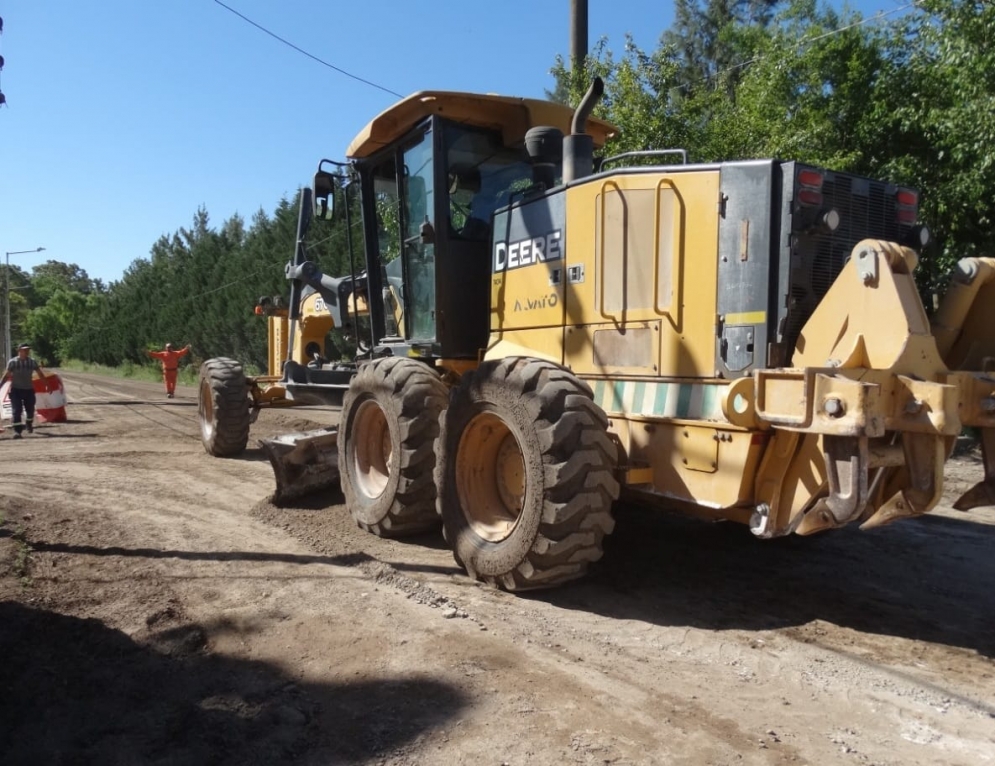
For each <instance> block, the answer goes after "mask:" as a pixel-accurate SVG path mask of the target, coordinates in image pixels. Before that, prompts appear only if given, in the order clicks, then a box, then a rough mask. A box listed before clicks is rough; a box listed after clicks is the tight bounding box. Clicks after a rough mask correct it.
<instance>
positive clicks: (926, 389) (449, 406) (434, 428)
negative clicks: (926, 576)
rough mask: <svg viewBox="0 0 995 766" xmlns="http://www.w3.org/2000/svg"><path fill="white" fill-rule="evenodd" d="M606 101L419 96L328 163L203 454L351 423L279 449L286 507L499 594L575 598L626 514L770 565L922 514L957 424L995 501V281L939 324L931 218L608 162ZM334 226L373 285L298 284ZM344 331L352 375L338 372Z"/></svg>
mask: <svg viewBox="0 0 995 766" xmlns="http://www.w3.org/2000/svg"><path fill="white" fill-rule="evenodd" d="M601 88H602V85H601V83H600V81H596V82H595V83H594V85H593V86H592V88H591V90H590V91H589V92H588V94H587V95H586V96H585V98H584V100H583V102H582V103H581V105H580V106H579V108H578V109H577V110H576V112H571V111H570V110H568V109H566V108H565V107H562V106H559V105H556V104H551V103H547V102H543V101H533V100H527V99H518V98H506V97H499V96H490V95H487V96H485V95H473V94H467V93H447V92H422V93H417V94H415V95H413V96H410V97H409V98H406V99H404V100H402V101H400V102H399V103H397V104H395V105H394V106H393V107H391V108H390V109H388V110H387V111H385V112H384V113H382V114H380V115H379V116H378V117H376V118H375V119H374V120H373V121H372V122H370V123H369V125H367V126H366V127H365V128H364V129H363V131H362V132H361V133H360V134H359V135H358V136H357V137H356V139H355V140H354V141H353V142H352V144H351V145H350V146H349V148H348V152H347V155H348V158H349V161H348V162H347V163H345V164H336V165H332V164H331V163H328V162H327V161H323V162H322V164H321V165H319V169H318V173H317V174H316V176H315V183H314V187H315V191H314V200H312V196H311V193H310V191H308V190H305V194H304V195H303V201H302V209H301V223H300V231H299V237H298V240H299V241H298V246H297V249H296V253H295V256H294V259H293V260H292V261H291V262H290V263H289V264H288V266H287V276H288V278H289V279H290V284H291V290H290V300H289V304H288V307H287V309H286V311H285V312H282V313H285V314H286V316H279V315H278V314H279V313H281V312H279V311H273V312H271V313H273V316H272V317H271V319H270V322H271V324H270V327H271V330H272V332H271V339H270V348H271V373H272V374H271V376H269V377H265V378H254V379H248V380H247V379H246V378H245V377H244V376H243V374H242V372H241V368H240V367H239V366H238V364H237V363H235V362H233V361H231V360H221V359H214V360H210V361H208V362H206V363H205V364H204V367H203V368H202V373H201V376H202V377H201V381H202V382H201V389H200V391H201V403H200V407H201V408H200V412H201V421H202V425H203V435H204V444H205V446H206V447H207V450H208V452H210V453H212V454H230V453H232V452H235V451H238V450H241V449H243V448H244V447H245V445H246V443H247V438H248V430H249V423H250V421H251V419H252V417H253V414H254V413H256V412H258V410H259V408H261V407H265V406H280V405H288V404H300V403H306V404H312V405H313V404H316V403H318V404H325V405H328V406H333V407H340V408H341V414H340V422H339V426H338V428H334V429H326V430H323V431H317V432H311V433H306V434H292V435H288V436H286V437H283V438H280V439H275V440H269V441H266V442H264V443H263V447H264V449H265V450H266V452H267V454H268V455H269V457H270V459H271V461H272V462H273V465H274V468H275V471H276V477H277V497H278V498H279V497H283V496H286V495H288V494H292V493H294V492H295V491H302V490H304V489H311V488H314V487H317V486H321V485H325V484H328V483H329V482H330V481H334V480H336V478H338V479H339V480H340V481H341V486H342V490H343V493H344V495H345V498H346V500H347V503H348V507H349V510H350V512H351V514H352V515H353V516H354V518H355V519H356V521H357V522H358V524H359V525H360V526H361V527H363V528H364V529H366V530H369V531H371V532H373V533H375V534H378V535H384V536H401V535H406V534H409V533H415V532H419V531H422V530H425V529H427V528H429V527H432V526H433V525H436V524H437V523H438V522H439V520H440V518H441V522H442V524H443V527H444V532H445V537H446V540H447V541H448V544H449V545H450V546H451V547H452V550H453V553H454V555H455V557H456V560H457V562H458V563H459V564H460V565H461V566H463V567H464V568H465V569H466V571H467V572H469V573H470V574H471V575H472V576H474V577H476V578H479V579H481V580H484V581H486V582H488V583H492V584H494V585H497V586H499V587H502V588H506V589H508V590H522V589H527V588H538V587H546V586H552V585H557V584H559V583H562V582H564V581H567V580H570V579H573V578H576V577H578V576H580V575H582V574H583V573H584V572H585V570H586V568H587V566H588V564H589V563H590V562H592V561H595V560H597V559H598V558H599V557H600V556H601V553H602V543H603V540H604V537H605V535H607V534H609V533H611V531H612V529H613V526H614V520H613V517H612V504H613V501H615V500H616V498H618V497H619V494H620V492H621V491H623V490H624V491H625V492H626V494H627V496H629V497H631V498H633V499H637V500H640V501H643V502H650V503H653V504H656V505H659V506H660V507H662V508H666V509H669V510H676V511H681V512H684V513H689V514H693V515H695V516H699V517H704V518H708V519H723V520H730V521H737V522H740V523H743V524H746V525H749V528H750V529H751V530H752V532H753V533H754V534H755V535H756V536H757V537H759V538H772V537H778V536H781V535H787V534H791V533H797V534H811V533H813V532H818V531H821V530H828V529H833V528H837V527H842V526H843V525H845V524H850V523H857V524H860V525H861V526H862V527H863V528H869V527H876V526H879V525H882V524H886V523H889V522H892V521H895V520H897V519H901V518H904V517H910V516H918V515H920V514H923V513H926V512H927V511H929V510H930V509H932V508H933V507H934V506H935V505H936V503H937V501H938V500H939V498H940V493H941V489H942V485H943V466H944V462H945V460H946V458H947V457H948V455H949V454H950V451H951V448H952V446H953V443H954V440H955V438H956V437H957V435H958V434H959V433H960V432H961V430H962V429H963V427H965V426H974V427H976V428H978V429H980V434H981V437H982V445H983V449H984V477H983V478H982V477H979V478H981V481H980V482H979V483H978V485H977V486H976V487H974V488H973V489H972V490H971V491H969V492H968V493H967V494H965V495H964V497H962V498H961V499H960V500H959V501H958V503H957V507H959V508H961V509H969V508H973V507H975V506H978V505H983V504H990V503H992V502H993V500H995V436H993V435H995V373H993V368H995V334H993V333H992V332H991V328H992V327H993V326H995V260H993V259H967V260H964V261H962V262H961V263H960V265H959V267H958V269H957V272H956V273H955V274H954V275H953V278H952V281H951V287H950V289H949V290H948V292H947V293H946V295H945V296H943V298H942V300H941V303H940V305H939V309H938V311H937V312H936V314H935V317H934V321H933V324H932V326H931V325H930V322H929V320H928V319H927V315H926V312H925V310H924V308H923V305H922V302H921V300H920V297H919V293H918V291H917V289H916V286H915V283H914V280H913V273H914V271H915V269H916V265H917V263H918V260H919V252H920V251H921V250H922V248H923V246H924V245H925V243H926V240H927V232H926V230H925V229H924V227H922V226H921V225H919V224H918V223H917V208H918V195H917V193H916V191H914V190H912V189H907V188H902V187H898V186H894V185H891V184H889V183H885V182H882V181H877V180H873V179H869V178H861V177H857V176H854V175H850V174H847V173H838V172H832V171H829V170H825V169H821V168H817V167H812V166H809V165H805V164H802V163H799V162H791V161H780V160H755V161H738V162H723V163H715V164H688V163H687V162H686V155H685V153H684V152H682V151H680V150H666V151H661V152H640V153H637V154H635V155H633V154H625V155H620V156H616V157H597V156H596V152H598V151H600V150H602V148H603V146H604V144H605V142H606V140H607V139H608V138H610V137H611V136H612V135H613V133H614V128H613V127H612V126H610V125H608V124H606V123H604V122H601V121H599V120H597V119H593V118H591V117H590V116H589V115H590V113H591V110H592V108H593V106H594V105H595V103H596V101H597V99H598V98H599V96H600V93H601ZM329 168H330V169H329ZM312 204H315V205H316V211H313V210H312ZM315 212H316V213H317V214H318V215H321V216H329V215H335V216H338V215H342V216H345V217H346V223H347V226H348V228H349V230H350V231H353V230H355V231H356V232H357V233H356V236H355V237H354V238H353V240H352V241H350V245H349V247H350V253H349V254H348V255H349V257H350V258H351V259H352V262H354V263H356V264H358V266H357V268H356V269H354V270H353V273H351V274H348V275H346V276H343V277H336V278H333V277H329V276H327V275H325V274H323V273H322V272H321V270H320V269H319V268H318V266H317V264H315V263H313V262H311V261H309V260H308V259H307V253H306V249H305V246H304V243H305V237H306V232H307V228H308V223H309V221H310V220H311V217H312V215H313V214H314V213H315ZM350 216H351V218H350ZM360 231H361V235H360V234H359V232H360ZM360 264H361V265H360ZM271 308H272V307H271ZM332 327H336V328H345V329H347V330H349V331H350V332H352V333H353V334H354V336H355V337H356V338H357V343H356V349H355V360H354V361H352V362H350V363H348V364H342V363H339V364H331V363H328V362H326V361H324V356H325V336H326V334H327V332H328V331H329V330H330V329H331V328H332ZM338 472H341V476H340V477H338V476H337V474H338Z"/></svg>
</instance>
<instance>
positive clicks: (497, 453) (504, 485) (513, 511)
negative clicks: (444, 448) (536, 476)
mask: <svg viewBox="0 0 995 766" xmlns="http://www.w3.org/2000/svg"><path fill="white" fill-rule="evenodd" d="M525 488H526V482H525V458H524V456H523V453H522V448H521V445H520V444H519V442H518V438H517V437H516V436H515V433H514V431H512V429H511V428H510V427H509V426H508V424H507V423H506V422H505V421H504V420H502V419H501V418H500V417H498V416H497V415H495V414H494V413H491V412H485V413H481V414H479V415H477V416H475V417H474V418H473V419H472V420H471V421H470V422H469V423H468V424H467V426H466V428H465V429H464V430H463V435H462V436H461V437H460V442H459V448H458V451H457V453H456V492H457V494H458V496H459V502H460V507H461V508H462V510H463V516H464V517H465V518H466V521H467V523H468V524H469V525H470V528H471V529H472V530H473V531H474V532H475V533H476V534H477V535H478V536H479V537H481V538H483V539H484V540H487V541H488V542H492V543H497V542H501V541H502V540H505V539H507V538H508V537H509V536H510V535H511V533H512V532H514V531H515V527H516V526H517V525H518V520H519V518H520V517H521V515H522V507H523V505H524V503H525Z"/></svg>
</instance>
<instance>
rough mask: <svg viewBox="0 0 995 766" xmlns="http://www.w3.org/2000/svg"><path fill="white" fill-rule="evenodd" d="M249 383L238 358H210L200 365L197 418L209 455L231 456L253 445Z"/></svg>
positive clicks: (201, 436)
mask: <svg viewBox="0 0 995 766" xmlns="http://www.w3.org/2000/svg"><path fill="white" fill-rule="evenodd" d="M249 409H250V401H249V384H248V381H247V380H246V378H245V373H244V372H243V370H242V365H241V364H240V363H239V362H236V361H235V360H234V359H226V358H225V357H218V358H216V359H208V360H207V361H206V362H204V363H203V364H202V365H201V366H200V385H199V386H198V389H197V419H198V420H199V421H200V438H201V441H202V442H203V443H204V449H205V450H207V454H209V455H214V456H215V457H231V456H233V455H238V454H240V453H241V452H242V451H244V450H245V445H246V444H248V443H249V424H250V422H251V412H250V411H249Z"/></svg>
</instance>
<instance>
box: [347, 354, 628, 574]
mask: <svg viewBox="0 0 995 766" xmlns="http://www.w3.org/2000/svg"><path fill="white" fill-rule="evenodd" d="M607 425H608V423H607V418H606V417H605V415H604V413H603V412H602V411H601V410H600V408H598V407H597V406H596V405H595V404H594V402H593V401H592V395H591V390H590V388H588V386H587V385H586V384H585V383H583V382H582V381H580V380H579V379H578V378H576V377H575V376H574V375H572V374H571V373H570V372H569V371H567V370H565V369H563V368H562V367H559V366H557V365H554V364H551V363H548V362H544V361H540V360H536V359H529V358H508V359H502V360H498V361H494V362H485V363H483V364H482V365H481V366H480V367H479V368H478V369H477V370H476V371H474V372H473V373H470V374H468V375H466V376H464V377H463V379H462V380H461V382H460V384H459V385H458V386H457V387H456V388H455V389H454V390H453V391H452V392H451V393H450V392H449V391H448V389H447V388H446V386H445V384H443V382H442V381H441V380H440V379H439V378H438V376H437V375H436V373H435V372H434V370H432V369H431V368H429V367H427V366H426V365H424V364H423V363H421V362H418V361H416V360H410V359H401V358H397V359H393V358H392V359H384V360H379V361H377V362H373V363H371V364H369V365H366V366H365V367H364V368H363V369H362V370H361V371H360V372H359V373H358V374H357V376H356V378H355V379H354V380H353V385H352V386H351V387H350V392H349V394H348V395H347V397H346V400H345V404H344V409H343V413H342V421H341V430H340V441H339V449H340V457H339V466H340V469H341V471H342V487H343V491H344V493H345V496H346V499H347V501H348V504H349V507H350V509H351V512H352V513H353V516H354V517H355V518H356V521H357V522H358V523H359V525H360V526H361V527H363V528H364V529H367V530H369V531H371V532H374V533H375V534H380V535H385V536H401V535H404V534H411V533H415V532H420V531H423V530H425V529H427V528H429V527H431V526H433V525H435V524H437V523H438V520H439V518H440V516H441V519H442V523H443V530H444V534H445V536H446V539H447V541H448V542H449V544H450V546H451V547H452V549H453V554H454V557H455V558H456V561H457V563H459V564H460V565H461V566H462V567H464V568H465V569H466V570H467V572H468V573H469V574H470V575H471V576H473V577H476V578H477V579H481V580H483V581H485V582H488V583H490V584H492V585H495V586H498V587H502V588H505V589H507V590H526V589H531V588H542V587H550V586H553V585H558V584H559V583H562V582H566V581H568V580H572V579H574V578H577V577H580V576H581V575H583V574H584V572H585V571H586V569H587V566H588V564H589V563H590V562H592V561H596V560H597V559H599V558H600V557H601V553H602V544H603V540H604V536H605V535H606V534H609V533H610V532H611V531H612V529H613V527H614V521H613V519H612V516H611V505H612V501H613V500H614V499H615V498H616V497H617V496H618V491H619V485H618V482H617V480H616V479H615V476H614V470H615V465H616V463H617V458H618V456H617V448H616V446H615V444H614V442H613V441H612V440H611V438H610V437H609V435H608V432H607Z"/></svg>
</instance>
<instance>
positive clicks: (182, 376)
mask: <svg viewBox="0 0 995 766" xmlns="http://www.w3.org/2000/svg"><path fill="white" fill-rule="evenodd" d="M59 369H60V370H66V371H67V372H88V373H92V374H94V375H105V376H107V377H109V378H127V379H129V380H146V381H149V382H159V381H161V380H162V368H161V367H160V366H159V365H158V364H135V363H134V362H124V363H123V364H121V365H120V366H118V367H107V366H106V365H103V364H93V363H92V362H82V361H80V360H79V359H66V360H65V361H63V362H62V364H60V365H59ZM198 371H199V368H198V367H197V366H194V365H192V364H188V365H186V366H184V367H180V368H179V370H178V371H177V375H176V380H177V382H179V383H181V384H183V385H188V386H192V385H196V383H197V376H198V374H199V372H198Z"/></svg>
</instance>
